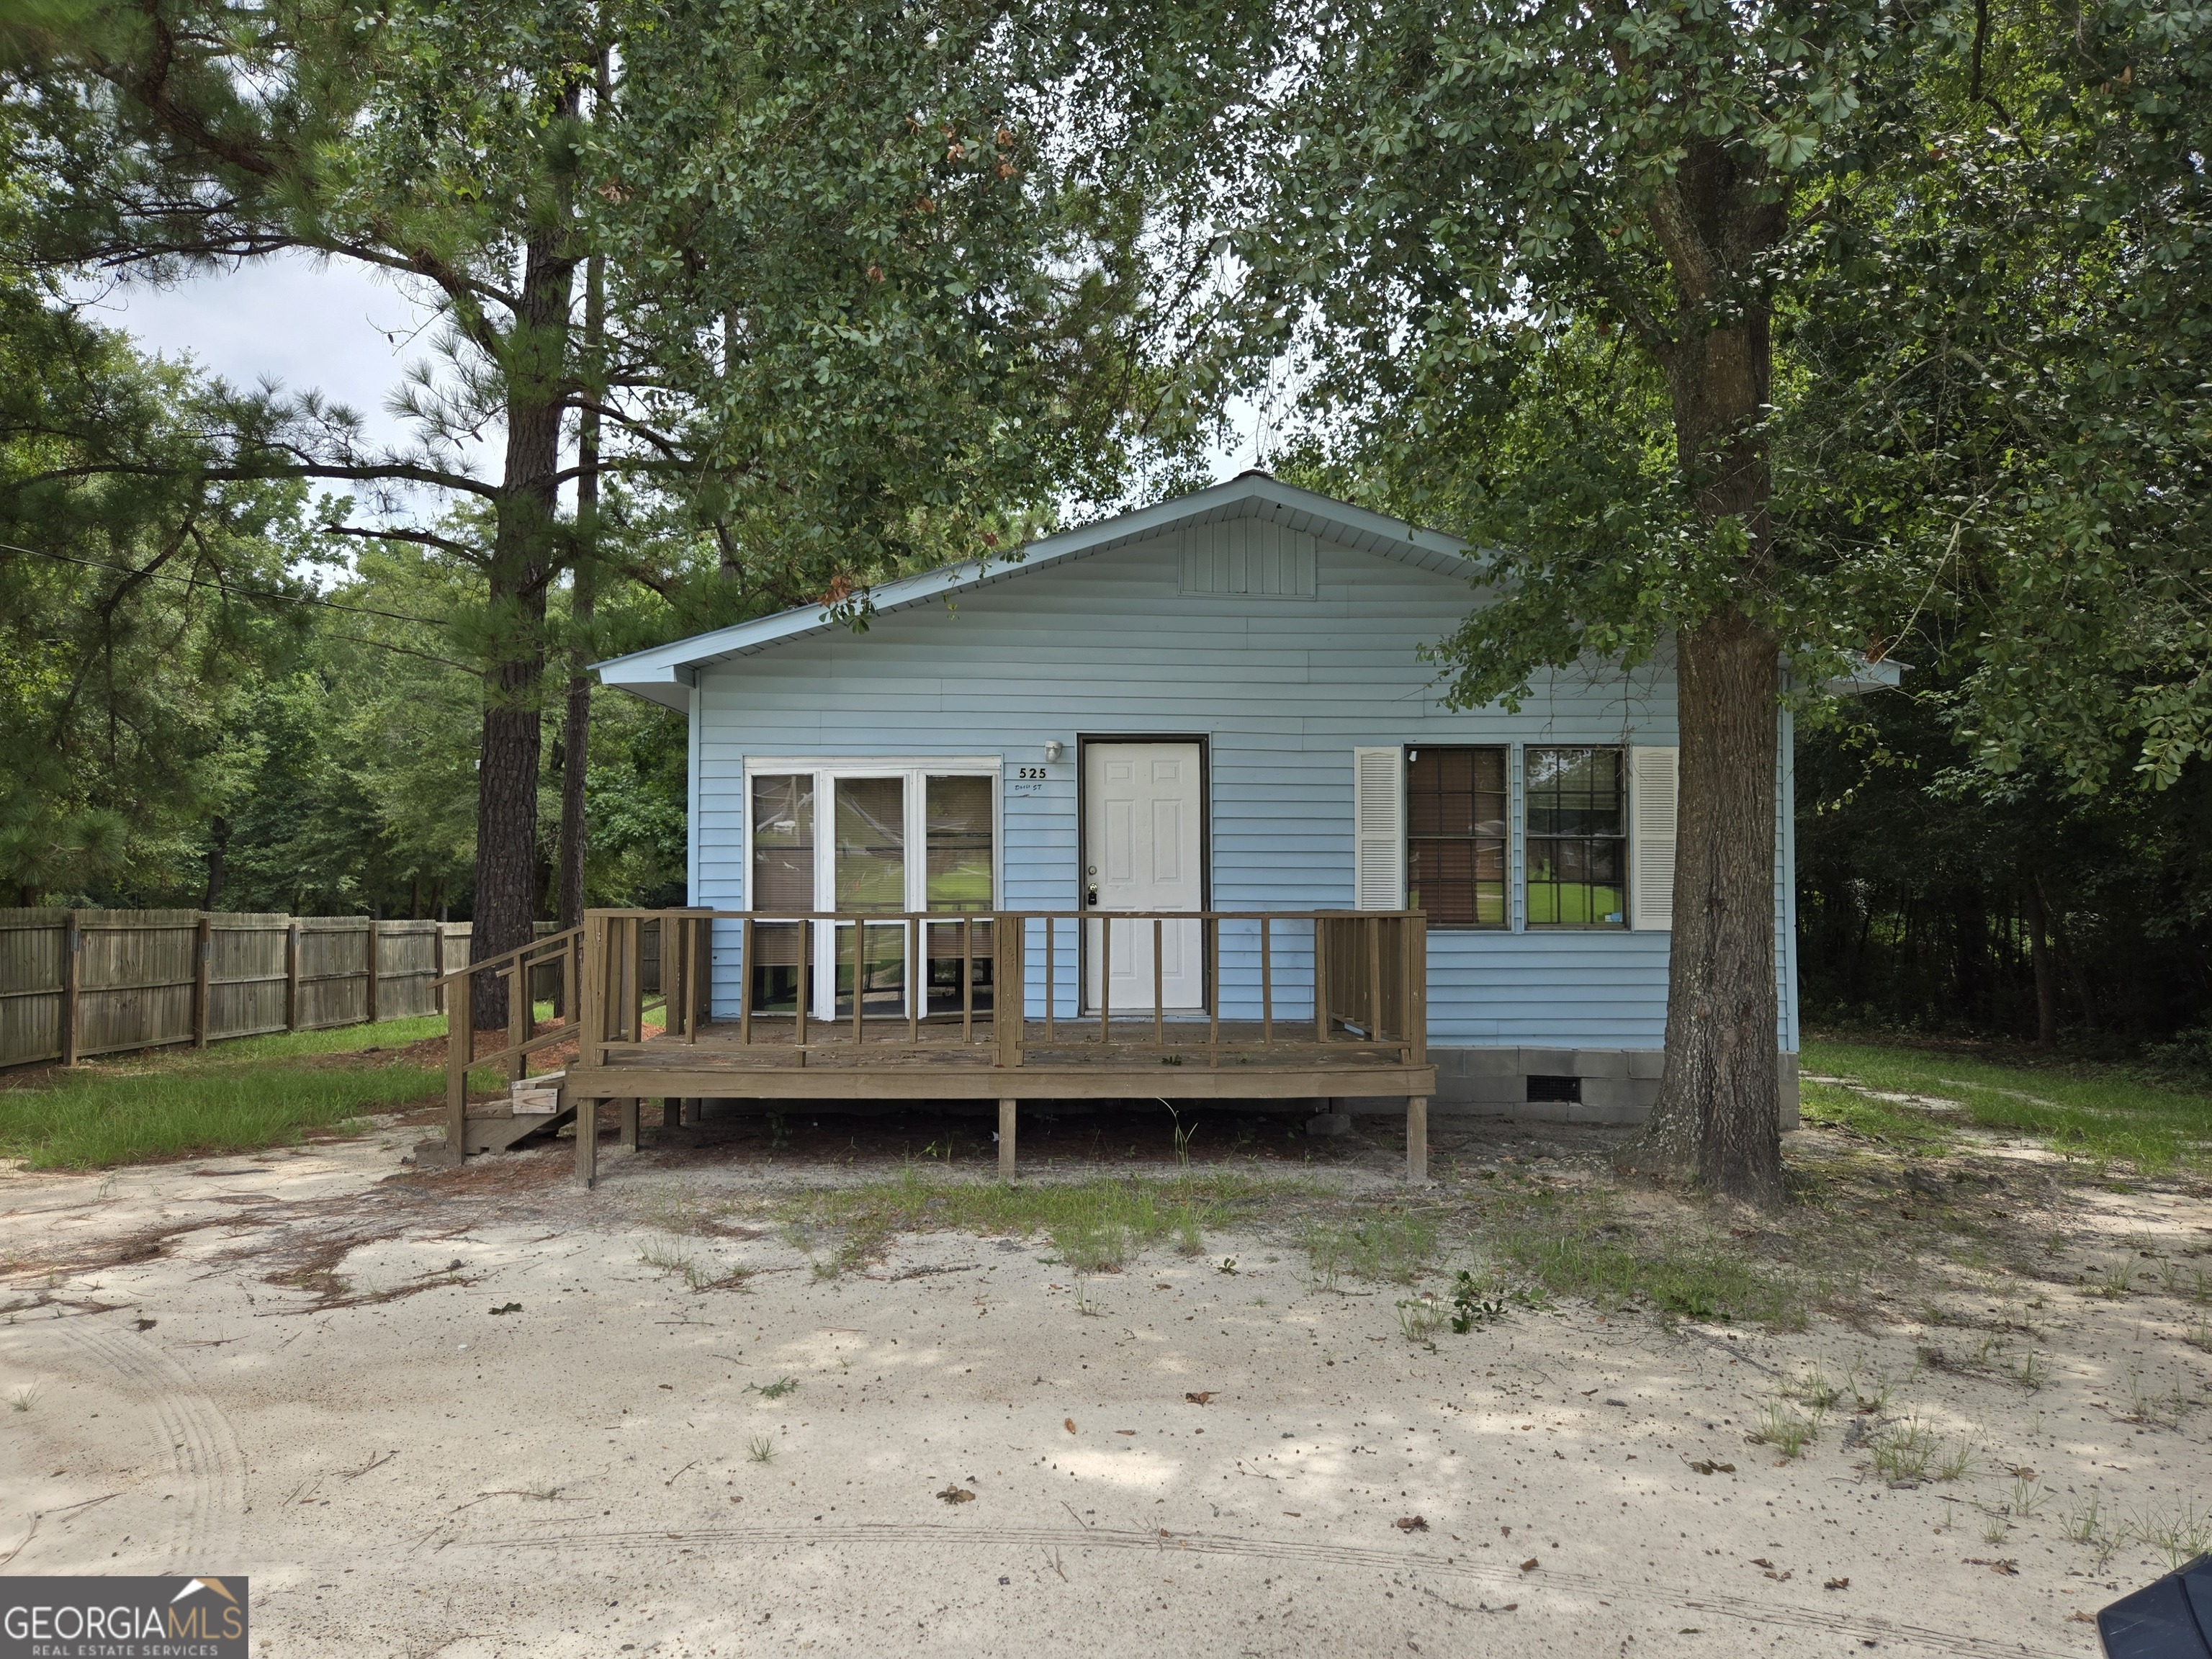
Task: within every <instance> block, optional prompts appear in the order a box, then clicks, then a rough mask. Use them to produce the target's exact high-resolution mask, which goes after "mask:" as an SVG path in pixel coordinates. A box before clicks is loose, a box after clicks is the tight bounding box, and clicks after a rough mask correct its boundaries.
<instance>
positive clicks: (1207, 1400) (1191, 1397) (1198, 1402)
mask: <svg viewBox="0 0 2212 1659" xmlns="http://www.w3.org/2000/svg"><path fill="white" fill-rule="evenodd" d="M1183 1398H1184V1399H1186V1400H1188V1401H1190V1403H1191V1404H1192V1405H1194V1406H1210V1405H1212V1403H1213V1390H1212V1389H1206V1392H1205V1393H1203V1394H1187V1395H1183Z"/></svg>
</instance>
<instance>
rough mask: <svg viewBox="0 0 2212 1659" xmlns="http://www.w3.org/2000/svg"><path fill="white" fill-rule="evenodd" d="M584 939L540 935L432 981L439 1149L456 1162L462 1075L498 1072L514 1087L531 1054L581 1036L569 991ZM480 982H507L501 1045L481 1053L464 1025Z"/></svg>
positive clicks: (577, 932) (465, 1092)
mask: <svg viewBox="0 0 2212 1659" xmlns="http://www.w3.org/2000/svg"><path fill="white" fill-rule="evenodd" d="M584 933H585V930H584V929H583V928H581V927H570V928H568V929H566V930H564V931H563V932H561V933H548V934H546V935H545V936H544V938H543V939H532V940H531V942H530V943H529V944H527V945H517V946H516V947H515V948H514V949H513V950H512V951H504V952H502V953H501V954H500V955H498V956H495V957H485V958H484V959H483V961H482V962H472V963H469V964H468V966H467V967H465V968H457V969H454V970H453V972H452V973H450V974H447V975H443V976H442V977H441V978H439V979H437V980H435V981H432V983H433V984H434V985H435V986H436V987H439V988H440V989H441V991H443V992H444V994H445V1000H446V1008H447V1014H446V1144H447V1146H449V1147H451V1148H453V1149H454V1152H455V1154H456V1155H458V1153H459V1149H460V1148H461V1147H462V1146H465V1145H466V1144H467V1139H468V1124H467V1117H468V1097H469V1070H470V1068H471V1066H504V1067H505V1068H506V1070H507V1080H508V1081H509V1082H510V1083H520V1082H521V1081H522V1080H523V1079H525V1078H526V1077H528V1076H529V1075H530V1074H531V1073H530V1057H531V1056H532V1054H537V1053H538V1052H539V1051H540V1050H542V1049H545V1048H558V1047H560V1046H561V1045H562V1044H564V1043H566V1042H569V1041H570V1040H571V1039H573V1038H574V1036H576V1034H577V1032H578V1031H579V1030H580V1029H581V1024H582V1022H581V1020H580V1018H579V1016H580V1013H581V1009H580V1006H579V1005H578V1001H577V996H576V991H577V980H578V970H579V968H580V963H581V959H582V955H583V951H582V943H583V938H584ZM482 974H489V975H494V976H495V977H497V978H500V979H503V980H505V981H507V1032H506V1039H507V1040H506V1041H505V1042H502V1043H501V1045H500V1046H499V1047H498V1048H494V1049H491V1050H489V1052H487V1051H484V1050H483V1049H481V1048H479V1047H478V1041H479V1039H480V1038H481V1037H482V1036H483V1032H480V1031H478V1030H475V1029H474V1026H475V1022H474V1021H472V1020H471V1018H469V1013H470V1011H471V1009H473V1008H474V1007H475V1006H476V999H475V996H474V992H475V989H476V982H477V975H482ZM541 986H542V987H544V989H545V990H546V992H547V993H548V994H549V996H550V998H551V1000H552V1001H553V1007H554V1015H553V1018H551V1019H550V1020H540V1019H539V1018H538V1008H537V998H538V990H539V988H540V987H541Z"/></svg>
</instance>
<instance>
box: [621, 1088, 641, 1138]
mask: <svg viewBox="0 0 2212 1659" xmlns="http://www.w3.org/2000/svg"><path fill="white" fill-rule="evenodd" d="M637 1108H638V1098H637V1097H636V1096H635V1095H632V1096H630V1097H629V1099H627V1100H625V1101H623V1103H622V1149H623V1151H624V1152H635V1151H636V1150H637Z"/></svg>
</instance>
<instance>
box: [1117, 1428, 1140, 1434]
mask: <svg viewBox="0 0 2212 1659" xmlns="http://www.w3.org/2000/svg"><path fill="white" fill-rule="evenodd" d="M1114 1432H1115V1433H1116V1434H1134V1433H1136V1431H1135V1430H1134V1429H1116V1430H1115V1431H1114Z"/></svg>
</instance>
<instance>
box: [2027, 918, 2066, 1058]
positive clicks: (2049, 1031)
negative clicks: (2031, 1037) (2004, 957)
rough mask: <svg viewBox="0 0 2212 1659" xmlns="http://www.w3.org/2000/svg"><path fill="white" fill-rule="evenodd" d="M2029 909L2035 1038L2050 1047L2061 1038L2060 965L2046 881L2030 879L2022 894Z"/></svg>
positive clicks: (2029, 943)
mask: <svg viewBox="0 0 2212 1659" xmlns="http://www.w3.org/2000/svg"><path fill="white" fill-rule="evenodd" d="M2022 904H2023V908H2025V909H2026V910H2027V953H2028V959H2029V961H2030V962H2031V963H2033V964H2034V968H2035V1040H2036V1042H2039V1044H2041V1045H2042V1046H2043V1047H2044V1048H2051V1047H2053V1046H2054V1045H2056V1044H2057V1041H2058V964H2057V963H2056V962H2054V961H2052V960H2051V919H2050V917H2049V916H2048V915H2045V912H2044V908H2043V881H2042V878H2040V877H2039V876H2030V877H2029V878H2027V890H2026V892H2025V893H2024V894H2023V895H2022Z"/></svg>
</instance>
